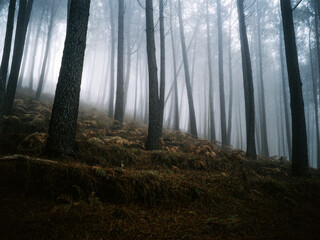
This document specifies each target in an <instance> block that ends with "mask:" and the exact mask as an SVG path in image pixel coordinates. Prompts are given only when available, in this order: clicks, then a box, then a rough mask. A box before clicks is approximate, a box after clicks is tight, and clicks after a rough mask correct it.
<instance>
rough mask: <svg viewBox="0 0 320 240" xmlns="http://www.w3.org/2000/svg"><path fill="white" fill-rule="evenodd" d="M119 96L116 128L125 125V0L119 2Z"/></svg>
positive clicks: (117, 97) (117, 99)
mask: <svg viewBox="0 0 320 240" xmlns="http://www.w3.org/2000/svg"><path fill="white" fill-rule="evenodd" d="M117 65H118V66H117V94H116V108H115V114H114V120H115V126H116V127H120V128H121V127H122V125H123V115H124V114H123V81H124V72H123V69H124V0H119V15H118V64H117Z"/></svg>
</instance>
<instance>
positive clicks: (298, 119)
mask: <svg viewBox="0 0 320 240" xmlns="http://www.w3.org/2000/svg"><path fill="white" fill-rule="evenodd" d="M280 3H281V13H282V24H283V32H284V41H285V49H286V59H287V69H288V76H289V87H290V100H291V103H290V104H291V116H292V173H293V174H294V175H297V176H303V175H306V174H307V172H308V140H307V132H306V121H305V112H304V102H303V95H302V83H301V78H300V70H299V62H298V53H297V45H296V36H295V31H294V23H293V16H292V8H291V2H290V0H280Z"/></svg>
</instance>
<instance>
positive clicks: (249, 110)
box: [237, 0, 257, 159]
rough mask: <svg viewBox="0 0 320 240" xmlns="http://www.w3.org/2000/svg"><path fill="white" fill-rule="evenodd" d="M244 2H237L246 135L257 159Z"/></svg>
mask: <svg viewBox="0 0 320 240" xmlns="http://www.w3.org/2000/svg"><path fill="white" fill-rule="evenodd" d="M243 2H244V0H237V6H238V16H239V31H240V41H241V56H242V70H243V85H244V97H245V108H246V135H247V152H246V155H247V157H249V158H253V159H256V158H257V153H256V143H255V113H254V112H255V109H254V89H253V78H252V67H251V60H250V52H249V44H248V37H247V29H246V22H245V15H244V6H243Z"/></svg>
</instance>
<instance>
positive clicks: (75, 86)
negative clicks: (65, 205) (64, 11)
mask: <svg viewBox="0 0 320 240" xmlns="http://www.w3.org/2000/svg"><path fill="white" fill-rule="evenodd" d="M89 9H90V0H71V6H70V15H69V18H68V23H67V35H66V40H65V45H64V52H63V57H62V64H61V69H60V75H59V79H58V84H57V89H56V94H55V99H54V103H53V108H52V115H51V120H50V125H49V138H48V143H47V146H46V151H47V153H48V154H50V155H53V156H57V157H63V158H69V157H73V156H75V152H76V150H75V147H76V146H75V145H76V144H75V134H76V127H77V118H78V109H79V98H80V86H81V78H82V70H83V60H84V53H85V48H86V38H87V29H88V19H89Z"/></svg>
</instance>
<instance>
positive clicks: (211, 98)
mask: <svg viewBox="0 0 320 240" xmlns="http://www.w3.org/2000/svg"><path fill="white" fill-rule="evenodd" d="M206 4H207V13H206V24H207V48H208V53H207V54H208V72H209V112H210V115H209V118H210V141H211V142H212V143H215V142H216V129H215V122H214V95H213V94H214V89H213V75H212V73H213V72H212V71H213V70H212V55H211V51H212V50H211V41H210V39H211V38H210V21H209V0H207V2H206Z"/></svg>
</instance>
